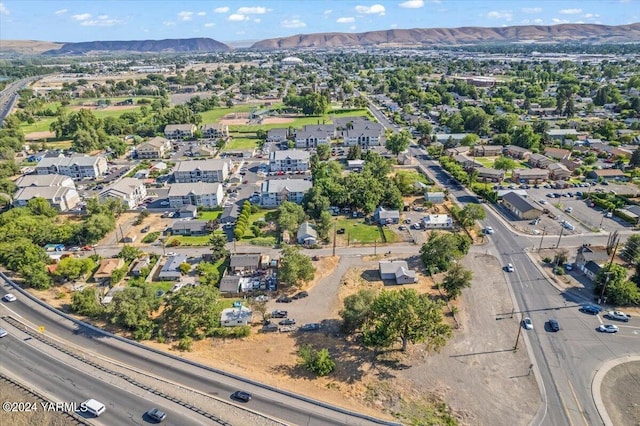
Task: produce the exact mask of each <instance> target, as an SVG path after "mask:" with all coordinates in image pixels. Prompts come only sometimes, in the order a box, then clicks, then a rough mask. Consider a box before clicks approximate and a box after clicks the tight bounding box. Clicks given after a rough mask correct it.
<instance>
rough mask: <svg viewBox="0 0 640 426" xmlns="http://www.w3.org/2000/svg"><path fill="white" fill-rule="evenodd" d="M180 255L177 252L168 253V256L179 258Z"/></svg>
mask: <svg viewBox="0 0 640 426" xmlns="http://www.w3.org/2000/svg"><path fill="white" fill-rule="evenodd" d="M177 255H178V254H177V253H176V252H175V251H170V252H168V253H167V256H177Z"/></svg>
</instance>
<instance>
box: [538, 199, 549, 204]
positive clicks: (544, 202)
mask: <svg viewBox="0 0 640 426" xmlns="http://www.w3.org/2000/svg"><path fill="white" fill-rule="evenodd" d="M538 202H539V203H540V204H547V200H540V201H538Z"/></svg>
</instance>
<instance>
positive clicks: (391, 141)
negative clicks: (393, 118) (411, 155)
mask: <svg viewBox="0 0 640 426" xmlns="http://www.w3.org/2000/svg"><path fill="white" fill-rule="evenodd" d="M409 145H411V134H410V133H409V132H408V131H406V130H402V131H400V132H398V133H393V134H392V135H391V136H389V137H388V138H387V142H386V143H385V145H384V146H385V148H387V149H388V150H389V151H391V152H392V153H393V155H398V154H400V153H401V152H403V151H406V150H407V148H408V147H409Z"/></svg>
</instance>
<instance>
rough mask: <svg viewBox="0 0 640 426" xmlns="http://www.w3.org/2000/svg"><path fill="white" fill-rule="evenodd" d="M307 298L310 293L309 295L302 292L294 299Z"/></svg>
mask: <svg viewBox="0 0 640 426" xmlns="http://www.w3.org/2000/svg"><path fill="white" fill-rule="evenodd" d="M307 296H309V293H307V292H306V291H301V292H300V293H297V294H295V295H294V296H293V298H294V299H296V300H298V299H304V298H305V297H307Z"/></svg>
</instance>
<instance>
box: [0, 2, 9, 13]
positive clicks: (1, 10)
mask: <svg viewBox="0 0 640 426" xmlns="http://www.w3.org/2000/svg"><path fill="white" fill-rule="evenodd" d="M8 14H9V9H7V6H5V5H4V3H0V15H8Z"/></svg>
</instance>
